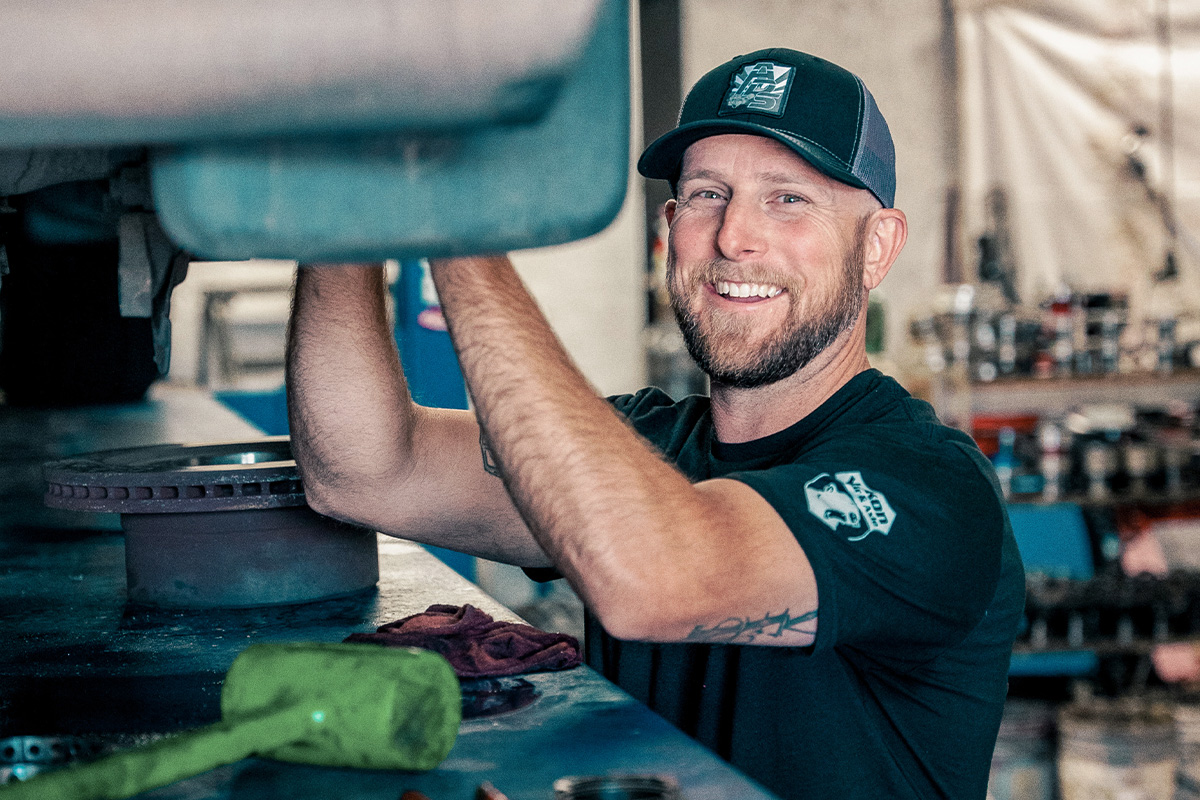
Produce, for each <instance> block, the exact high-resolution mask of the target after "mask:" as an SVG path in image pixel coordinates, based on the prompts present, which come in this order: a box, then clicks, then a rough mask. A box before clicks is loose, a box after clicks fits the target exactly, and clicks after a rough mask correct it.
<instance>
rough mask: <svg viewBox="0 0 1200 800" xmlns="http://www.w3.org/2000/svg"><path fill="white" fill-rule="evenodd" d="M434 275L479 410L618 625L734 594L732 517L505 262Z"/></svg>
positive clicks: (560, 550)
mask: <svg viewBox="0 0 1200 800" xmlns="http://www.w3.org/2000/svg"><path fill="white" fill-rule="evenodd" d="M433 274H434V280H435V282H436V283H437V286H438V292H439V297H440V298H441V301H442V306H443V309H444V310H445V312H446V315H447V319H448V321H449V323H450V328H451V333H452V335H453V337H454V340H455V346H456V348H457V350H458V353H459V360H460V363H461V365H462V368H463V371H464V374H465V375H466V378H467V384H468V387H469V388H470V390H471V393H472V398H473V400H474V403H475V408H476V414H477V416H478V418H479V421H480V424H481V425H482V426H483V428H484V430H485V431H486V432H487V435H488V437H489V441H490V443H491V446H492V448H493V450H494V452H495V455H496V458H497V460H498V462H499V464H500V466H501V472H502V474H503V477H504V480H505V483H506V485H507V487H508V491H509V493H510V494H511V495H512V497H513V500H514V502H515V503H516V505H517V508H518V509H519V510H520V511H521V513H522V516H523V517H524V519H525V522H526V523H527V525H528V526H529V527H530V529H531V531H532V532H533V535H534V537H535V538H536V539H537V541H538V542H539V543H540V544H541V546H542V548H543V549H544V550H545V551H546V552H547V554H549V556H550V557H551V559H552V560H553V561H554V563H555V564H556V565H557V566H558V568H559V569H560V570H561V571H562V572H563V573H564V574H565V575H566V576H567V577H568V578H569V579H570V580H571V583H572V584H573V585H574V586H575V588H576V589H577V590H578V591H580V593H581V594H582V595H583V596H584V599H585V600H586V601H587V602H588V604H589V606H590V607H591V608H592V609H593V610H594V611H596V613H597V614H598V615H599V616H600V618H601V620H602V621H604V623H605V626H606V627H608V628H609V630H610V631H614V632H620V631H637V633H636V634H635V635H638V636H642V635H646V634H645V631H644V630H643V629H642V628H641V626H642V625H643V624H644V623H646V624H648V625H649V626H650V627H654V626H656V625H665V626H666V627H668V628H669V627H671V626H673V625H676V626H677V627H678V626H688V625H690V623H688V622H687V620H686V617H687V614H686V613H680V612H679V610H678V609H677V608H667V606H668V605H669V604H671V603H675V602H679V603H680V604H681V605H687V606H689V608H690V610H691V611H695V612H698V613H699V614H700V615H701V616H702V617H703V616H704V614H705V610H704V608H703V607H702V606H703V603H704V602H705V601H704V600H703V599H701V598H702V597H703V596H705V595H707V594H710V593H711V592H716V593H717V594H718V595H719V594H720V593H721V592H722V591H723V589H722V587H720V586H715V585H711V584H710V583H709V575H710V574H711V573H710V569H711V565H713V564H721V563H722V561H723V560H724V562H725V567H726V568H727V569H726V572H725V573H724V575H725V576H726V577H728V578H730V579H737V577H738V573H739V569H738V565H737V564H733V563H729V561H728V560H727V559H723V556H722V555H721V554H720V553H719V552H718V551H717V550H716V549H714V548H716V547H717V546H718V545H719V543H720V538H721V537H720V535H719V534H718V533H717V532H716V527H717V526H719V523H720V522H721V519H720V518H721V513H722V512H721V511H720V510H719V509H715V508H713V507H712V505H711V503H710V502H709V500H710V498H709V497H708V496H706V494H705V492H703V491H700V490H697V489H696V488H695V487H693V486H692V485H691V484H690V483H689V482H688V480H687V479H686V478H685V477H684V476H683V475H682V474H680V473H679V472H678V471H677V470H676V469H674V467H672V466H670V465H668V464H666V463H665V462H663V461H662V460H661V458H660V457H659V456H658V455H657V453H656V452H655V451H653V450H652V449H651V448H649V447H648V446H647V445H646V443H645V442H643V441H642V440H641V439H640V438H639V437H638V436H637V435H636V434H635V433H634V432H633V431H632V430H631V429H629V428H628V426H627V425H625V423H624V421H623V420H621V419H620V418H619V416H618V415H616V414H615V413H613V411H612V409H611V408H610V406H609V405H608V403H607V402H606V401H605V400H603V399H602V398H600V397H599V396H597V394H596V393H595V391H594V390H593V389H592V387H591V386H590V385H588V383H587V381H586V380H585V379H584V378H583V376H582V375H581V374H580V373H579V372H578V370H577V369H575V367H574V366H573V365H572V364H571V363H570V361H569V359H568V358H567V356H566V354H565V353H564V352H563V350H562V347H561V345H559V344H558V342H557V340H556V339H555V337H554V335H553V333H552V331H551V330H550V328H549V326H548V324H547V323H546V321H545V319H544V317H543V316H542V315H541V314H540V312H538V310H537V308H536V306H535V304H534V303H533V301H532V299H531V298H530V297H529V295H528V293H527V292H526V290H525V288H524V287H523V285H522V284H521V282H520V281H519V279H518V278H517V276H516V274H515V273H514V272H513V271H512V270H511V268H510V267H508V266H507V262H506V260H504V259H467V260H460V261H453V262H438V263H435V265H434V273H433ZM727 541H728V539H726V542H727ZM656 606H657V607H656ZM673 616H678V622H676V621H675V620H673V619H672V617H673ZM647 621H649V622H648V623H647ZM680 630H683V629H682V628H678V629H677V630H675V631H674V634H675V635H676V636H678V635H679V633H680ZM689 631H690V627H687V629H686V630H683V633H687V632H689ZM618 635H619V633H618ZM664 637H666V638H671V633H664Z"/></svg>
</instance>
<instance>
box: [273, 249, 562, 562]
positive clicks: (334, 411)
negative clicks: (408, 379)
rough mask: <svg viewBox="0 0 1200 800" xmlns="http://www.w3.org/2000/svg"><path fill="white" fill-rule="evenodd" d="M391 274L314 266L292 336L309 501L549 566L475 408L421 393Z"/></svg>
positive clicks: (467, 548)
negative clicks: (409, 362) (403, 339)
mask: <svg viewBox="0 0 1200 800" xmlns="http://www.w3.org/2000/svg"><path fill="white" fill-rule="evenodd" d="M385 291H386V286H385V281H384V274H383V270H382V269H381V268H378V267H368V266H360V265H344V266H342V265H337V266H335V265H329V266H317V267H312V268H305V267H302V268H301V269H300V273H299V276H298V278H297V284H296V299H295V307H294V309H293V314H292V321H291V325H290V328H289V338H288V376H287V387H288V389H287V391H288V417H289V421H290V424H291V430H292V448H293V450H294V451H295V454H296V463H297V465H298V466H299V468H300V474H301V477H302V478H303V479H304V485H305V491H306V494H307V495H308V501H309V504H310V505H311V506H312V507H313V508H314V509H316V510H317V511H320V512H321V513H324V514H328V515H329V516H333V517H337V518H339V519H346V520H351V521H353V522H357V523H359V524H362V525H367V526H370V527H372V528H374V529H376V530H379V531H383V532H385V533H390V534H393V535H396V536H403V537H405V538H408V539H413V540H416V541H419V542H423V543H426V544H434V545H438V546H441V547H449V548H452V549H455V550H460V551H462V552H465V553H469V554H472V555H477V556H482V557H485V558H490V559H493V560H497V561H504V562H507V563H512V564H519V565H521V566H545V565H546V564H547V563H548V562H547V560H546V557H545V554H544V553H543V552H542V551H541V549H540V548H539V547H538V545H537V543H536V542H535V541H533V539H532V537H531V536H530V535H529V531H528V530H527V529H526V528H525V526H524V523H523V522H522V521H521V518H520V516H519V515H518V514H517V513H516V509H515V508H514V507H513V505H512V502H511V500H510V499H509V497H508V495H507V494H506V493H505V491H504V488H503V485H502V484H501V483H500V481H499V480H498V479H497V478H496V477H494V476H492V475H489V474H487V473H486V472H485V471H484V469H483V459H482V457H481V454H480V445H479V428H478V426H477V425H476V423H475V420H474V418H473V416H472V415H471V413H470V412H468V411H463V410H458V409H433V408H422V407H419V406H417V405H415V404H414V403H413V401H412V399H411V397H410V395H409V392H408V388H407V385H406V383H405V380H404V373H403V370H402V369H401V366H400V360H399V356H398V353H397V352H396V345H395V340H394V339H393V337H392V331H391V328H390V326H389V324H388V320H387V307H386V304H385Z"/></svg>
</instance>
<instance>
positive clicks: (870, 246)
mask: <svg viewBox="0 0 1200 800" xmlns="http://www.w3.org/2000/svg"><path fill="white" fill-rule="evenodd" d="M907 240H908V219H907V218H906V217H905V216H904V212H903V211H901V210H900V209H898V208H881V209H878V210H877V211H875V212H873V213H872V214H871V221H870V223H869V224H868V225H867V241H866V252H865V254H864V255H865V259H864V263H863V287H864V288H866V289H868V290H870V289H874V288H875V287H876V286H878V285H879V284H880V283H882V282H883V279H884V277H885V276H886V275H887V274H888V270H890V269H891V268H892V264H894V263H895V262H896V257H897V256H898V255H900V251H901V250H903V249H904V243H905V242H906V241H907Z"/></svg>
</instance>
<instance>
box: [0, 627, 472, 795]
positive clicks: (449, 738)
mask: <svg viewBox="0 0 1200 800" xmlns="http://www.w3.org/2000/svg"><path fill="white" fill-rule="evenodd" d="M461 714H462V696H461V692H460V690H459V685H458V679H457V678H456V677H455V675H454V672H453V670H452V669H451V668H450V665H449V664H448V663H447V662H446V660H445V659H444V658H442V657H441V656H439V655H437V654H436V653H433V652H430V651H426V650H415V649H398V648H382V647H377V646H375V645H359V644H304V643H301V644H260V645H252V646H251V647H249V648H247V649H246V650H245V651H244V652H243V653H242V654H241V655H239V656H238V658H237V660H236V661H234V663H233V666H232V667H230V669H229V672H228V674H227V675H226V676H225V685H224V688H223V689H222V691H221V715H222V721H221V722H219V723H217V724H215V725H212V726H209V727H207V728H201V729H199V730H195V731H190V732H187V733H182V734H179V735H177V736H173V737H170V738H168V739H163V740H161V741H158V742H155V743H154V744H151V745H149V746H146V747H142V748H137V749H133V750H127V751H124V752H121V753H116V754H114V755H112V756H109V757H108V758H105V759H102V760H100V761H97V762H94V763H91V764H80V765H76V766H72V767H68V768H65V769H61V770H58V771H56V772H48V773H43V774H40V775H37V776H35V777H34V778H32V779H30V780H28V781H24V782H22V783H13V784H9V785H8V786H5V787H3V788H0V798H3V799H4V800H23V799H24V798H30V799H31V800H32V798H48V797H53V798H56V800H122V799H123V798H127V797H131V796H133V795H135V794H139V793H141V792H145V791H148V790H150V789H153V788H156V787H159V786H165V785H167V784H169V783H174V782H175V781H178V780H182V779H183V778H187V777H190V776H192V775H196V774H199V773H201V772H205V771H207V770H210V769H213V768H215V767H218V766H221V765H223V764H230V763H233V762H235V761H240V760H241V759H243V758H246V757H248V756H252V755H259V756H265V757H268V758H275V759H279V760H282V761H293V762H297V763H301V764H315V765H320V766H331V767H365V768H370V769H404V770H428V769H433V768H434V767H436V766H437V765H438V764H439V763H441V761H442V759H444V758H445V757H446V755H447V754H448V753H449V752H450V748H451V747H453V746H454V740H455V738H456V737H457V735H458V725H459V722H460V720H461Z"/></svg>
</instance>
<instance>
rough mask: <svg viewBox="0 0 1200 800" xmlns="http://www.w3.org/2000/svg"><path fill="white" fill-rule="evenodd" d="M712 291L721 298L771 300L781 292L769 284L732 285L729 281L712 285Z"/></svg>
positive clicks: (779, 288) (778, 288)
mask: <svg viewBox="0 0 1200 800" xmlns="http://www.w3.org/2000/svg"><path fill="white" fill-rule="evenodd" d="M713 289H715V290H716V292H717V294H719V295H721V296H722V297H762V298H771V297H775V296H776V295H778V294H779V293H780V292H782V291H783V289H782V288H781V287H779V286H773V285H771V284H769V283H733V282H731V281H717V282H716V283H715V284H713Z"/></svg>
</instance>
